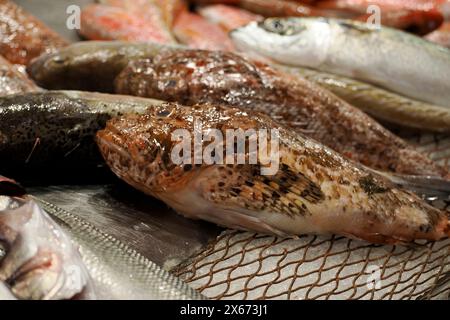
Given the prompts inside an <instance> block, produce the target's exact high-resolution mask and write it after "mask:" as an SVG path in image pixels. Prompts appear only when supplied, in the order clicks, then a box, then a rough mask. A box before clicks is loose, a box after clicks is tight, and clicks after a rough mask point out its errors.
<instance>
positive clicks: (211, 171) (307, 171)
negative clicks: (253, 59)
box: [97, 104, 450, 243]
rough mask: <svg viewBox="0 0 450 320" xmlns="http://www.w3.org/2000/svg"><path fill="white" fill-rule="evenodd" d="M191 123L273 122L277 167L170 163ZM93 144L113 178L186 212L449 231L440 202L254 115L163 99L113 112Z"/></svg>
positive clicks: (310, 224) (274, 223)
mask: <svg viewBox="0 0 450 320" xmlns="http://www.w3.org/2000/svg"><path fill="white" fill-rule="evenodd" d="M196 121H197V122H198V121H199V122H201V123H202V127H203V130H208V129H218V130H220V131H221V132H222V134H223V135H225V134H226V133H225V130H226V129H233V130H234V129H242V130H244V131H245V130H247V129H253V130H256V131H257V130H259V129H266V130H271V129H277V130H278V131H279V155H280V157H279V160H280V162H279V170H278V171H277V172H276V173H275V174H274V175H262V174H261V172H262V171H261V167H262V166H264V165H263V164H262V163H261V162H258V163H257V164H253V165H252V164H240V165H231V164H228V165H222V164H209V165H208V164H205V163H203V164H197V165H189V164H187V165H186V164H183V163H182V164H175V163H174V162H173V161H172V157H171V154H172V152H173V150H174V148H175V146H177V145H178V143H179V142H178V141H177V140H173V138H172V133H174V131H175V130H176V129H185V130H188V131H189V132H190V133H191V134H192V133H193V132H194V130H195V129H194V122H196ZM249 139H251V137H250V138H249ZM97 142H98V145H99V147H100V150H101V153H102V154H103V157H104V158H105V160H106V162H107V163H108V164H109V166H110V168H111V169H112V170H113V171H114V173H115V174H116V175H117V176H118V177H120V178H122V179H123V180H124V181H126V182H127V183H129V184H130V185H132V186H134V187H135V188H137V189H139V190H141V191H143V192H145V193H147V194H149V195H151V196H154V197H156V198H158V199H160V200H162V201H164V202H165V203H166V204H168V205H169V206H171V207H172V208H174V209H175V210H176V211H178V212H179V213H180V214H183V215H184V216H186V217H189V218H194V219H204V220H207V221H210V222H213V223H216V224H219V225H223V226H227V227H230V228H236V229H244V230H253V231H257V232H262V233H270V234H276V235H280V236H295V235H301V234H310V233H311V234H329V233H334V234H340V235H345V236H349V237H352V238H359V239H365V240H367V241H371V242H375V243H403V242H409V241H412V240H415V239H431V240H437V239H441V238H443V237H447V236H449V233H450V231H449V228H450V224H449V220H448V217H447V216H446V214H444V213H443V212H441V211H440V210H437V209H435V208H433V207H431V206H429V205H428V204H426V203H425V202H423V201H422V200H421V199H420V198H419V197H417V196H416V195H414V194H411V193H408V192H405V191H403V190H401V189H399V188H397V187H395V186H394V185H393V184H391V183H390V182H389V181H387V180H386V179H385V178H383V177H381V176H379V175H377V174H374V173H371V172H370V171H367V170H366V169H364V168H362V167H360V166H358V165H356V164H354V163H352V162H350V161H348V160H346V159H345V158H343V157H342V156H340V155H338V154H337V153H335V152H334V151H332V150H331V149H328V148H326V147H324V146H323V145H320V144H319V143H317V142H315V141H313V140H311V139H308V138H306V137H305V136H303V135H301V134H297V133H294V132H293V131H292V130H289V129H286V128H284V127H281V126H280V125H278V124H277V123H276V122H274V121H272V120H271V119H270V118H269V117H267V116H264V115H261V114H254V113H249V112H245V111H242V110H241V109H236V108H226V107H217V106H211V105H197V106H194V107H183V106H179V105H174V104H167V105H162V106H156V107H154V108H152V109H151V110H149V111H148V113H147V114H145V115H134V116H133V115H129V116H125V117H119V118H115V119H112V120H111V121H109V122H108V125H107V127H106V129H105V130H102V131H99V132H98V134H97ZM203 142H204V143H205V141H203ZM260 147H261V145H260ZM205 152H206V151H205ZM238 152H239V151H238ZM248 152H249V151H248V150H246V151H244V156H245V158H246V159H248V157H249V153H248ZM215 154H216V155H217V153H215ZM188 156H189V154H188ZM193 157H194V155H193V154H191V155H190V160H191V161H192V160H193ZM192 163H193V162H192Z"/></svg>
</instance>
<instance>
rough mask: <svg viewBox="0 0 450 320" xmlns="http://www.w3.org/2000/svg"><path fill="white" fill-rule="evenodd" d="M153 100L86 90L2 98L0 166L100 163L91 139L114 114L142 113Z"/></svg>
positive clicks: (51, 166)
mask: <svg viewBox="0 0 450 320" xmlns="http://www.w3.org/2000/svg"><path fill="white" fill-rule="evenodd" d="M155 103H157V101H155V100H148V99H139V98H136V99H135V98H133V97H121V96H119V95H114V96H112V95H107V94H96V93H88V92H69V91H66V92H52V91H49V92H37V93H25V94H18V95H12V96H8V97H3V98H0V158H1V160H0V164H1V165H0V166H1V167H2V170H3V171H4V172H5V170H14V169H20V170H23V169H24V168H38V167H41V168H53V169H56V168H60V167H61V168H72V169H74V168H83V167H92V166H94V167H95V166H97V165H99V164H101V163H103V161H102V160H101V157H100V155H99V153H98V150H97V147H96V145H95V142H94V139H93V137H94V136H95V133H96V132H97V131H98V130H100V129H103V128H104V126H105V124H106V121H107V120H109V119H110V118H111V117H113V116H119V115H122V114H124V113H127V112H137V113H139V112H143V111H144V110H145V109H146V108H148V106H149V105H154V104H155Z"/></svg>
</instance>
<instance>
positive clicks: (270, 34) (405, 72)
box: [231, 18, 450, 107]
mask: <svg viewBox="0 0 450 320" xmlns="http://www.w3.org/2000/svg"><path fill="white" fill-rule="evenodd" d="M231 37H232V38H233V40H234V42H235V44H236V46H237V47H238V48H239V49H241V50H243V51H250V52H253V53H256V54H259V55H262V56H264V57H267V58H271V59H273V60H275V61H277V62H279V63H283V64H288V65H292V66H303V67H309V68H313V69H318V70H321V71H325V72H330V73H336V74H339V75H343V76H347V77H351V78H355V79H359V80H362V81H366V82H370V83H373V84H376V85H379V86H381V87H384V88H386V89H389V90H391V91H394V92H396V93H399V94H402V95H405V96H407V97H411V98H415V99H417V100H421V101H425V102H428V103H432V104H436V105H439V106H443V107H450V51H449V50H448V49H445V48H443V47H441V46H438V45H435V44H433V43H431V42H429V41H426V40H423V39H421V38H419V37H416V36H413V35H410V34H407V33H404V32H401V31H398V30H394V29H389V28H384V27H382V28H381V29H374V28H370V27H368V26H367V25H366V24H364V23H360V22H355V21H347V20H334V19H328V20H325V19H314V18H288V19H279V18H272V19H267V20H265V21H264V22H263V23H259V24H257V23H251V24H249V25H247V26H246V27H243V28H239V29H237V30H234V31H232V32H231Z"/></svg>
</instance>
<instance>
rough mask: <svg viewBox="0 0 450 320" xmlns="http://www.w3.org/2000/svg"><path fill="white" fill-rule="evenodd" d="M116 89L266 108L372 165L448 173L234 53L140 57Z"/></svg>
mask: <svg viewBox="0 0 450 320" xmlns="http://www.w3.org/2000/svg"><path fill="white" fill-rule="evenodd" d="M116 91H117V92H118V93H122V94H131V95H136V96H143V97H151V98H155V99H161V100H164V101H174V102H179V103H182V104H186V105H194V104H196V103H204V102H209V103H213V104H218V105H229V106H237V107H242V108H244V109H246V110H253V111H259V112H263V113H265V114H268V115H270V116H271V117H272V119H274V120H276V121H279V122H280V123H282V124H285V125H287V126H289V127H291V128H293V129H295V130H296V131H297V132H301V133H305V134H306V135H307V136H309V137H312V138H314V139H316V140H318V141H319V142H321V143H323V144H324V145H327V146H328V147H331V148H332V149H334V150H335V151H338V152H340V153H341V154H343V155H346V156H347V157H349V158H351V159H353V160H355V161H358V162H361V163H363V164H365V165H367V166H370V167H372V168H377V169H381V170H384V171H394V172H397V173H402V174H412V175H433V176H446V175H447V174H448V172H447V170H445V169H444V168H441V167H439V166H438V165H436V164H435V163H433V162H432V161H431V160H430V159H428V158H426V157H425V156H423V155H421V154H420V153H418V152H416V151H415V150H414V149H412V147H410V146H408V145H407V144H406V143H405V142H404V141H403V140H401V139H400V138H398V137H396V136H395V135H393V134H392V133H390V132H389V131H388V130H386V129H384V128H383V127H382V126H381V125H379V124H378V123H377V122H375V121H374V120H372V119H371V118H370V117H368V116H367V115H366V114H364V113H363V112H362V111H360V110H358V109H356V108H354V107H352V106H351V105H349V104H347V103H345V102H344V101H342V100H341V99H339V98H337V97H336V96H334V95H333V94H331V93H329V92H327V91H326V90H323V89H322V88H320V87H318V86H316V85H314V84H312V83H310V82H308V81H306V80H304V79H302V78H298V79H294V78H291V77H289V76H288V75H287V74H283V73H279V72H277V71H275V70H273V69H271V68H270V67H268V66H266V65H264V64H261V63H252V62H250V61H249V60H247V59H245V58H242V57H240V56H238V55H235V54H232V53H223V52H208V51H201V50H177V51H176V52H171V51H169V52H163V53H161V54H159V55H157V56H155V57H154V58H153V59H146V60H145V59H144V60H138V61H135V62H132V63H131V64H130V66H129V67H127V68H126V69H125V70H124V71H123V72H122V73H121V74H120V75H119V76H118V77H117V80H116Z"/></svg>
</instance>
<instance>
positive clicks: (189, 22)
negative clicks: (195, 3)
mask: <svg viewBox="0 0 450 320" xmlns="http://www.w3.org/2000/svg"><path fill="white" fill-rule="evenodd" d="M173 33H174V34H175V37H176V38H177V39H178V40H179V41H180V42H181V43H184V44H186V45H188V46H190V47H193V48H197V49H208V50H224V51H233V50H234V46H233V43H232V42H231V40H230V38H229V37H228V35H227V33H226V32H225V31H224V30H222V28H220V26H218V25H216V24H213V23H210V22H209V21H208V20H206V19H205V18H203V17H202V16H200V15H198V14H195V13H191V12H188V11H183V12H182V13H180V14H179V16H178V18H177V19H176V20H175V22H174V26H173Z"/></svg>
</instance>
